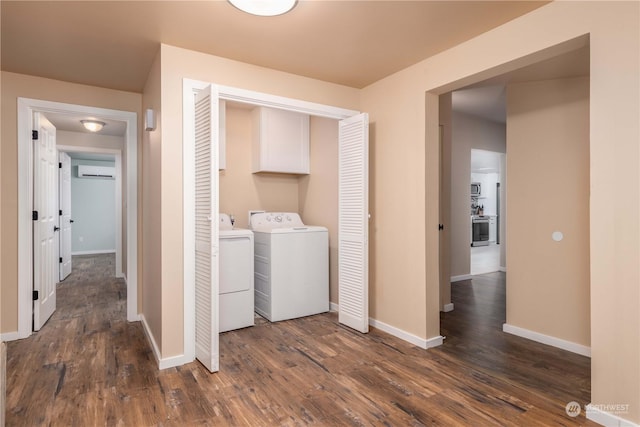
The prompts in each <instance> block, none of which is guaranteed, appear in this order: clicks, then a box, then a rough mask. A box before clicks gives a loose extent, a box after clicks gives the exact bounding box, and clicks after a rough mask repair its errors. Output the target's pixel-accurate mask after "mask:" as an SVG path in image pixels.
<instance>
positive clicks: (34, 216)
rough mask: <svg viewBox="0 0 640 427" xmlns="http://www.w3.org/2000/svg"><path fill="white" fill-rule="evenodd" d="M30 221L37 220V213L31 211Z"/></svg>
mask: <svg viewBox="0 0 640 427" xmlns="http://www.w3.org/2000/svg"><path fill="white" fill-rule="evenodd" d="M31 219H32V220H33V221H37V220H38V211H32V212H31Z"/></svg>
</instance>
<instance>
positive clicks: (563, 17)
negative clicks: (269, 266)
mask: <svg viewBox="0 0 640 427" xmlns="http://www.w3.org/2000/svg"><path fill="white" fill-rule="evenodd" d="M639 7H640V4H638V3H637V2H586V1H585V2H552V3H550V4H548V5H546V6H544V7H542V8H539V9H536V10H535V11H533V12H531V13H529V14H527V15H524V16H522V17H520V18H517V19H514V20H512V21H510V22H508V23H506V24H504V25H502V26H500V27H498V28H496V29H494V30H492V31H489V32H487V33H485V34H482V35H480V36H478V37H476V38H474V39H471V40H469V41H467V42H465V43H462V44H460V45H458V46H456V47H454V48H452V49H449V50H447V51H444V52H442V53H440V54H438V55H435V56H433V57H431V58H429V59H426V60H424V61H422V62H420V63H418V64H416V65H414V66H411V67H409V68H407V69H405V70H403V71H401V72H399V73H396V74H394V75H392V76H389V77H387V78H385V79H383V80H381V81H379V82H376V83H375V84H373V85H371V86H369V87H367V88H365V89H364V90H363V91H362V100H363V102H362V105H361V109H362V110H363V111H368V112H370V113H371V114H370V117H371V119H372V122H373V127H374V129H375V136H374V139H373V146H372V156H373V157H374V158H375V167H374V168H372V169H375V170H374V171H373V176H372V180H373V185H375V186H376V187H377V188H376V203H375V207H374V210H375V219H374V221H375V223H376V224H375V226H376V228H377V231H376V233H375V237H374V238H375V239H376V241H375V243H374V244H375V247H376V250H377V251H378V252H379V253H378V255H377V257H376V259H377V260H381V261H379V262H376V264H375V265H373V266H372V270H374V271H375V276H376V280H375V282H372V283H371V285H370V286H371V287H372V288H373V292H372V295H373V296H374V298H375V304H376V305H377V306H376V307H375V313H376V314H375V317H376V318H378V319H380V320H382V321H384V322H387V323H390V324H393V325H394V326H397V327H400V328H402V329H405V330H407V331H411V332H413V333H415V334H418V335H419V336H425V337H432V336H436V335H437V334H439V329H438V325H439V315H438V301H437V299H438V290H439V287H438V264H437V259H438V252H437V244H438V232H437V218H438V192H437V188H438V166H437V159H438V127H437V124H438V123H437V118H438V107H439V106H438V95H439V94H442V93H446V92H448V91H451V90H455V89H458V88H462V87H464V86H467V85H469V84H471V83H474V82H478V81H481V80H484V79H486V78H489V77H493V76H496V75H500V74H503V73H505V72H508V71H511V70H513V69H516V68H519V67H522V66H526V65H529V64H532V63H534V62H537V61H541V60H544V59H547V58H549V57H551V56H553V55H558V54H561V53H564V52H567V51H569V50H573V49H575V48H578V47H580V46H584V44H585V39H584V37H582V36H584V35H588V36H589V43H590V58H591V59H590V63H591V66H590V67H591V79H590V102H589V105H590V135H591V145H590V158H591V161H590V162H591V172H590V177H591V200H590V208H589V209H590V217H591V218H593V219H594V221H592V222H591V225H590V235H591V240H590V247H591V249H590V250H591V277H590V281H591V354H592V371H591V372H592V376H591V380H592V381H591V386H592V402H593V403H607V402H619V403H628V404H629V405H630V409H629V412H628V414H625V415H624V418H626V419H629V420H632V421H634V422H640V364H639V363H638V360H640V339H639V337H640V290H639V287H638V283H639V282H640V271H639V270H638V266H637V265H638V263H637V260H638V259H640V230H639V226H640V224H639V222H638V218H639V217H640V209H639V203H638V202H639V201H640V176H639V174H640V172H639V171H640V150H639V143H638V141H639V140H640V129H639V122H638V120H637V118H638V116H640V111H639V104H640V103H639V93H640V87H639V81H638V78H637V76H638V75H639V74H640V69H639V68H640V67H639V64H640V58H639V55H640V25H639V22H638V16H639V15H640V10H639ZM425 98H426V99H425ZM434 122H435V123H434ZM398 200H404V201H405V202H404V203H403V204H402V207H398V206H397V205H396V203H395V202H397V201H398ZM398 215H401V216H402V218H403V220H404V221H403V222H405V223H406V224H411V227H409V225H407V226H406V227H404V226H400V227H395V229H394V231H393V232H391V231H390V230H387V231H383V229H385V228H387V229H391V228H392V227H391V224H393V219H394V217H397V216H398ZM596 218H597V220H595V219H596ZM423 224H425V225H424V226H423ZM425 227H426V228H425ZM383 251H384V253H383ZM400 251H402V252H403V253H404V254H408V255H407V256H406V259H403V260H398V259H397V257H395V256H394V252H395V253H398V252H400ZM434 259H435V261H436V262H434ZM383 260H384V261H383ZM423 260H426V262H422V261H423ZM411 261H413V262H411ZM416 261H417V262H416ZM510 262H511V260H510V259H509V258H508V259H507V265H508V264H509V263H510ZM421 265H425V268H424V269H423V268H420V266H421ZM389 294H392V295H391V296H390V297H389V298H388V299H387V300H385V298H384V297H385V296H388V295H389ZM434 294H435V295H436V297H435V299H436V301H433V299H434V298H433V297H432V296H433V295H434ZM416 301H420V302H421V303H420V304H415V302H416Z"/></svg>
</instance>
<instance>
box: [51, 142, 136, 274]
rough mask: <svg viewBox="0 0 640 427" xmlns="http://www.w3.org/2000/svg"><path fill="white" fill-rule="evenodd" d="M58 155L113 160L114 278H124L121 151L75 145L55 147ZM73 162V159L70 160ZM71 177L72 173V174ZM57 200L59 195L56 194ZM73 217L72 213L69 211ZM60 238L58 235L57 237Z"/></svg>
mask: <svg viewBox="0 0 640 427" xmlns="http://www.w3.org/2000/svg"><path fill="white" fill-rule="evenodd" d="M56 148H57V150H58V153H94V154H109V155H112V156H113V157H114V159H115V169H116V176H115V186H116V191H115V204H114V207H115V210H116V217H115V228H116V277H124V273H123V271H122V150H117V149H110V148H97V147H82V146H75V145H57V146H56ZM72 160H73V159H72ZM72 175H73V173H72ZM58 198H59V194H58ZM71 214H72V215H73V211H71ZM58 237H60V235H59V236H58Z"/></svg>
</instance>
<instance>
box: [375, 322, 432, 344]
mask: <svg viewBox="0 0 640 427" xmlns="http://www.w3.org/2000/svg"><path fill="white" fill-rule="evenodd" d="M369 325H371V326H373V327H374V328H377V329H380V330H381V331H384V332H386V333H388V334H389V335H393V336H394V337H396V338H400V339H401V340H403V341H407V342H409V343H411V344H413V345H415V346H417V347H420V348H424V349H427V348H431V347H436V346H439V345H441V344H442V340H443V338H442V337H441V336H437V337H434V338H429V339H424V338H420V337H418V336H415V335H413V334H411V333H409V332H406V331H403V330H402V329H398V328H396V327H395V326H391V325H388V324H386V323H384V322H381V321H379V320H376V319H373V318H369Z"/></svg>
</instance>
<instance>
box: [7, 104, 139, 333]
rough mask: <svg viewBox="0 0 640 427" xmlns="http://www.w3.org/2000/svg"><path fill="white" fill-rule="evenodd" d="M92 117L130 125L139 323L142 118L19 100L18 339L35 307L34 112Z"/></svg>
mask: <svg viewBox="0 0 640 427" xmlns="http://www.w3.org/2000/svg"><path fill="white" fill-rule="evenodd" d="M36 111H37V112H42V113H44V114H45V115H46V113H60V114H78V113H81V114H91V115H93V116H96V117H98V118H104V119H110V120H118V121H123V122H126V123H127V131H126V137H125V141H126V142H125V152H126V156H127V200H126V206H127V270H128V271H127V272H128V275H129V280H128V281H127V320H128V321H130V322H132V321H135V320H138V283H137V277H138V240H137V239H138V221H137V218H138V183H137V181H138V174H137V164H138V160H137V159H138V119H137V114H136V113H134V112H129V111H120V110H111V109H105V108H96V107H89V106H84V105H76V104H65V103H60V102H52V101H43V100H38V99H29V98H18V128H17V137H18V336H19V338H26V337H28V336H29V335H31V332H32V330H31V329H32V324H31V317H32V312H33V306H32V301H31V293H32V290H33V283H32V276H33V266H32V262H33V261H32V246H33V237H32V221H31V210H32V199H33V197H32V180H33V172H32V157H33V152H32V151H33V150H32V144H31V130H32V128H33V123H32V122H33V113H34V112H36Z"/></svg>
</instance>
